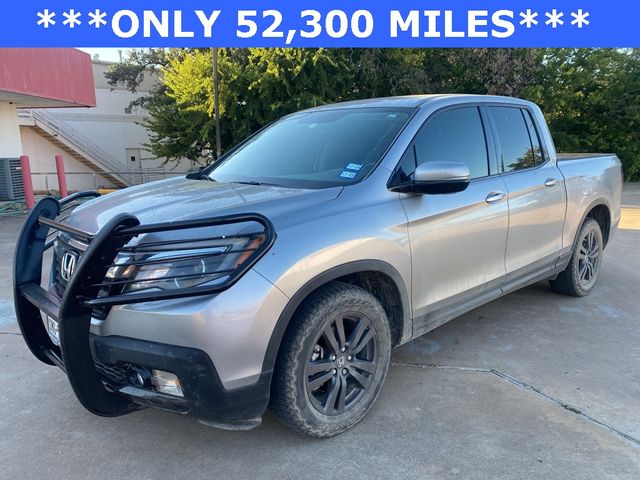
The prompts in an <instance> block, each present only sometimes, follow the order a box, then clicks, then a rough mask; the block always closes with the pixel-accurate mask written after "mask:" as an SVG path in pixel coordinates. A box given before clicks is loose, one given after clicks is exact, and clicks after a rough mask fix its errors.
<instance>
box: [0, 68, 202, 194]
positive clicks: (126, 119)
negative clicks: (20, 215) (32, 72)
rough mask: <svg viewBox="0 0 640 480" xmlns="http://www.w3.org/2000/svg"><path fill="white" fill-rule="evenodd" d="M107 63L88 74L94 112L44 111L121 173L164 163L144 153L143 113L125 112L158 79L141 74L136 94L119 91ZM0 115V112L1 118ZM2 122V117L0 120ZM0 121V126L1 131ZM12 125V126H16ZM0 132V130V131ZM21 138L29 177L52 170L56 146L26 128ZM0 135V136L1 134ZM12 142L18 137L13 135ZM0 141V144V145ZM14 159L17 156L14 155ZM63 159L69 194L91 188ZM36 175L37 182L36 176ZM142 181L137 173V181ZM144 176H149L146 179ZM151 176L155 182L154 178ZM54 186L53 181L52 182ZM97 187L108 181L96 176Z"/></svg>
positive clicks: (182, 166)
mask: <svg viewBox="0 0 640 480" xmlns="http://www.w3.org/2000/svg"><path fill="white" fill-rule="evenodd" d="M108 66H109V64H108V63H105V62H94V63H93V76H94V82H95V86H96V107H95V108H53V109H48V110H47V112H48V113H50V114H52V115H54V116H55V117H57V118H58V119H59V120H62V121H63V122H64V123H65V124H67V125H68V126H70V127H71V128H73V129H75V130H76V131H77V132H79V133H80V134H81V135H82V136H84V137H85V138H87V139H88V140H89V141H91V142H92V143H93V144H94V145H96V146H98V147H100V149H101V150H103V151H104V152H106V153H108V154H109V155H110V156H111V157H112V158H113V159H115V160H117V161H118V164H119V165H120V169H119V170H120V171H131V172H136V173H137V172H144V171H145V170H149V169H151V170H153V169H157V168H160V166H161V164H162V163H163V161H164V159H154V158H152V157H153V156H152V154H151V153H150V152H148V151H146V150H145V147H144V144H146V143H147V142H148V141H149V133H148V131H147V130H146V129H145V128H144V127H143V126H142V125H141V123H142V122H143V121H144V116H145V114H146V112H145V111H144V110H143V109H141V108H139V107H137V108H136V107H134V108H133V109H129V105H130V104H131V102H132V101H134V100H136V99H137V98H139V97H140V96H142V95H144V94H145V93H146V92H148V91H149V90H150V89H151V88H152V87H153V85H154V84H155V83H156V82H158V81H159V79H158V76H157V74H156V73H153V72H150V71H149V72H146V73H145V80H144V82H143V83H142V84H141V85H140V88H139V89H138V93H132V92H130V91H128V90H126V89H125V88H123V87H117V88H115V89H114V88H112V87H111V86H110V85H108V83H107V80H106V78H105V77H104V73H105V71H106V69H107V68H108ZM1 115H2V111H0V116H1ZM12 115H13V121H14V122H15V115H16V113H15V109H14V110H13V113H12ZM0 122H1V119H0ZM1 125H2V124H1V123H0V127H1ZM16 125H17V124H16ZM0 130H1V129H0ZM21 130H22V132H23V135H24V138H23V139H22V146H21V147H20V143H19V142H20V141H19V140H18V147H19V148H18V149H17V152H18V153H17V154H18V155H19V154H20V153H21V151H24V154H25V155H29V156H30V159H31V171H32V172H34V173H36V174H37V173H45V172H53V171H55V164H54V163H53V158H54V155H56V154H61V153H63V152H60V151H56V147H55V146H54V145H53V144H51V143H50V142H48V141H47V140H46V139H43V138H41V137H40V136H39V135H38V134H37V133H36V132H34V131H33V130H31V129H29V128H28V127H21ZM0 134H2V132H0ZM15 138H18V139H19V138H20V137H19V136H16V137H15ZM0 139H1V137H0ZM0 143H1V142H0ZM134 154H135V156H136V157H137V158H136V161H135V162H132V161H131V156H133V155H134ZM13 156H17V155H13ZM67 157H68V156H65V168H66V171H67V172H69V175H68V177H67V185H68V187H69V190H72V191H75V190H82V189H85V188H93V177H92V176H90V175H74V174H73V173H74V172H88V171H90V170H89V169H88V168H87V167H85V166H84V165H82V164H81V163H79V162H77V161H75V160H73V159H72V158H67ZM162 168H165V169H166V170H167V171H168V172H171V171H174V172H186V171H189V170H193V169H194V168H196V167H195V165H193V164H192V162H190V161H189V160H186V159H184V160H182V161H180V162H178V164H177V165H176V164H175V163H173V162H172V163H171V164H168V165H166V167H162ZM39 177H41V178H39ZM43 178H44V177H43V176H42V175H34V188H35V189H36V190H38V189H45V183H44V181H43ZM136 178H142V175H141V176H140V177H136ZM144 178H152V177H151V176H145V177H144ZM155 178H160V177H159V176H157V177H155ZM48 179H49V181H48V184H49V187H50V188H51V186H52V185H53V186H54V187H53V188H57V180H56V179H55V177H52V176H48ZM52 182H53V183H52ZM97 182H98V187H100V186H104V187H105V188H109V185H110V184H109V182H108V181H107V180H105V179H104V178H102V177H99V176H98V177H97Z"/></svg>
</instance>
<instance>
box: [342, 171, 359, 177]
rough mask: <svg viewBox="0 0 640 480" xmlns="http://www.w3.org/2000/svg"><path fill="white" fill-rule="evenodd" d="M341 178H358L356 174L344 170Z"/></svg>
mask: <svg viewBox="0 0 640 480" xmlns="http://www.w3.org/2000/svg"><path fill="white" fill-rule="evenodd" d="M340 176H341V177H342V178H355V177H356V172H349V171H347V170H343V171H342V173H341V174H340Z"/></svg>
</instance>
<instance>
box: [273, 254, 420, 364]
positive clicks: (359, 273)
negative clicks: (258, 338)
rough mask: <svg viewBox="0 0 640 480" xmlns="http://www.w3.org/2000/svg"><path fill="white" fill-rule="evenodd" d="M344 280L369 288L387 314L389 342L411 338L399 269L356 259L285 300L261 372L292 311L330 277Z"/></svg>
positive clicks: (277, 345)
mask: <svg viewBox="0 0 640 480" xmlns="http://www.w3.org/2000/svg"><path fill="white" fill-rule="evenodd" d="M336 280H337V281H344V282H346V283H351V284H354V285H358V286H360V287H362V288H364V289H365V290H367V291H369V292H371V293H372V294H373V295H374V296H375V297H376V298H377V299H378V300H379V301H380V302H381V303H382V306H383V307H384V309H385V311H386V313H387V316H388V317H389V321H390V327H391V333H392V339H393V346H397V345H400V344H401V343H404V342H406V341H408V340H409V339H410V338H411V334H412V331H413V326H412V321H411V308H410V300H409V295H408V293H407V288H406V286H405V284H404V280H403V279H402V276H401V275H400V272H398V270H396V268H395V267H393V266H392V265H391V264H389V263H387V262H384V261H382V260H358V261H354V262H349V263H346V264H343V265H338V266H336V267H333V268H331V269H329V270H327V271H325V272H323V273H321V274H319V275H317V276H316V277H314V278H312V279H311V280H309V281H308V282H307V283H306V284H304V285H303V286H302V287H301V288H300V289H299V290H298V291H297V292H296V294H295V295H293V297H291V299H290V300H289V302H288V303H287V305H286V306H285V308H284V310H283V311H282V313H281V314H280V317H279V318H278V320H277V322H276V326H275V328H274V329H273V332H272V333H271V338H270V340H269V344H268V346H267V352H266V354H265V358H264V361H263V365H262V371H263V372H271V371H273V368H274V365H275V362H276V358H277V356H278V352H279V351H280V347H281V345H282V339H283V337H284V334H285V332H286V331H287V328H288V326H289V324H290V322H291V319H292V318H293V316H294V315H295V313H296V311H297V310H298V308H299V307H300V305H301V304H302V302H304V300H305V299H306V298H307V297H309V295H311V294H312V293H313V292H315V291H316V290H317V289H319V288H320V287H322V286H323V285H326V284H327V283H329V282H332V281H336Z"/></svg>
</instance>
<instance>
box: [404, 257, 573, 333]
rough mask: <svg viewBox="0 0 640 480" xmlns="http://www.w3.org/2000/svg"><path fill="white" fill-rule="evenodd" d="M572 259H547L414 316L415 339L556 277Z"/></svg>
mask: <svg viewBox="0 0 640 480" xmlns="http://www.w3.org/2000/svg"><path fill="white" fill-rule="evenodd" d="M570 258H571V255H570V254H569V255H568V256H567V255H564V256H562V257H559V258H558V257H555V256H554V257H553V258H552V259H551V260H550V259H548V258H546V259H543V260H542V261H540V262H536V264H534V265H533V266H531V265H529V266H527V267H524V268H521V269H519V270H516V271H515V272H511V273H510V274H509V275H507V276H506V277H503V278H500V279H498V280H494V281H492V282H489V283H487V284H485V285H481V286H479V287H475V288H473V289H471V290H469V291H467V292H463V293H461V294H458V295H455V296H454V297H451V298H448V299H445V300H442V301H440V302H438V303H436V304H434V305H432V306H430V307H428V309H427V312H425V313H423V314H420V315H418V316H416V317H414V319H413V336H412V339H413V338H417V337H420V336H422V335H424V334H425V333H428V332H430V331H431V330H433V329H435V328H437V327H439V326H441V325H444V324H445V323H447V322H448V321H450V320H453V319H454V318H457V317H459V316H461V315H463V314H465V313H467V312H469V311H471V310H473V309H474V308H477V307H479V306H481V305H484V304H486V303H489V302H491V301H493V300H496V299H497V298H500V297H502V296H504V295H506V294H508V293H511V292H514V291H516V290H520V289H521V288H524V287H528V286H529V285H533V284H534V283H537V282H540V281H542V280H546V279H548V278H552V277H554V276H556V275H557V274H558V273H560V272H561V271H562V270H564V269H565V267H566V266H567V263H568V262H569V259H570Z"/></svg>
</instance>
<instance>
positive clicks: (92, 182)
mask: <svg viewBox="0 0 640 480" xmlns="http://www.w3.org/2000/svg"><path fill="white" fill-rule="evenodd" d="M20 135H21V136H22V144H23V147H24V155H28V156H29V164H30V166H31V174H32V175H31V178H32V181H33V189H34V190H35V191H36V192H39V193H43V192H47V191H51V190H54V191H57V190H58V177H57V175H56V162H55V156H56V155H62V156H63V158H64V169H65V171H66V172H70V173H69V174H68V175H67V187H68V188H69V190H71V191H76V190H94V189H96V188H113V184H112V183H111V182H109V180H107V179H106V178H104V177H102V176H100V175H98V174H95V173H94V172H93V170H91V169H90V168H88V167H86V166H85V165H83V164H82V163H80V162H78V161H77V160H75V159H74V158H72V157H70V156H69V155H66V154H65V153H64V152H61V151H60V149H59V148H58V147H57V146H55V145H54V144H53V143H51V142H49V141H48V140H47V139H46V138H43V137H42V136H40V135H39V134H38V133H37V132H36V131H35V130H33V129H32V128H29V127H26V126H22V127H20Z"/></svg>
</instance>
